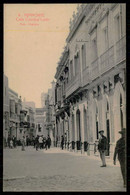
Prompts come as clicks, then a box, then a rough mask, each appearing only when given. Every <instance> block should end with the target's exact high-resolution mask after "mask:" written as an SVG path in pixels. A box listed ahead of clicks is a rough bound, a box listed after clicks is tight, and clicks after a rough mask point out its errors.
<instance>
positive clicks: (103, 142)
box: [98, 130, 107, 167]
mask: <svg viewBox="0 0 130 195" xmlns="http://www.w3.org/2000/svg"><path fill="white" fill-rule="evenodd" d="M99 134H100V138H99V144H98V150H99V153H100V158H101V160H102V166H101V167H106V161H105V151H106V149H107V138H106V137H105V136H104V135H103V134H104V131H103V130H101V131H99Z"/></svg>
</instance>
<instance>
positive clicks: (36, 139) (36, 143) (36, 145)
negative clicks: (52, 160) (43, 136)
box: [35, 135, 39, 150]
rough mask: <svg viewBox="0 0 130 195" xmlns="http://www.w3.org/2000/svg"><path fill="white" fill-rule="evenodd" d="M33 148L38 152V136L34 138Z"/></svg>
mask: <svg viewBox="0 0 130 195" xmlns="http://www.w3.org/2000/svg"><path fill="white" fill-rule="evenodd" d="M35 147H36V150H38V148H39V136H38V135H37V137H36V138H35Z"/></svg>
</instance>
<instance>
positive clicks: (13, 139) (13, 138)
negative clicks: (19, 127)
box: [12, 135, 15, 148]
mask: <svg viewBox="0 0 130 195" xmlns="http://www.w3.org/2000/svg"><path fill="white" fill-rule="evenodd" d="M12 141H13V147H14V148H15V137H14V135H13V137H12Z"/></svg>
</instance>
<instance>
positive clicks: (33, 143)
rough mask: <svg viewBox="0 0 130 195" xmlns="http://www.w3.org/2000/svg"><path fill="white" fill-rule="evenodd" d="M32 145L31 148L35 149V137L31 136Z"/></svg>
mask: <svg viewBox="0 0 130 195" xmlns="http://www.w3.org/2000/svg"><path fill="white" fill-rule="evenodd" d="M32 145H33V147H34V148H35V137H34V135H33V137H32Z"/></svg>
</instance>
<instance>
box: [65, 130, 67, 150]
mask: <svg viewBox="0 0 130 195" xmlns="http://www.w3.org/2000/svg"><path fill="white" fill-rule="evenodd" d="M66 145H67V135H66V133H65V149H66Z"/></svg>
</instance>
